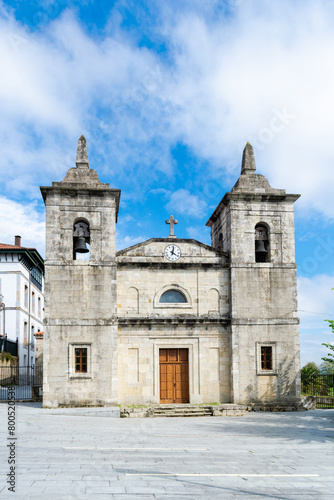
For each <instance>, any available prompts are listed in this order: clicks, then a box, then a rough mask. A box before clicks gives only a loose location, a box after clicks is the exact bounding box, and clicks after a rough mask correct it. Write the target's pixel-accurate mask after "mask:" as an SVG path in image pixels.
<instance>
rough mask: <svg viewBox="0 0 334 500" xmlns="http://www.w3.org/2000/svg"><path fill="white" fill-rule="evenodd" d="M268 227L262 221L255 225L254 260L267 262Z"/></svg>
mask: <svg viewBox="0 0 334 500" xmlns="http://www.w3.org/2000/svg"><path fill="white" fill-rule="evenodd" d="M269 250H270V248H269V228H268V226H267V224H265V223H264V222H260V223H259V224H256V226H255V262H269Z"/></svg>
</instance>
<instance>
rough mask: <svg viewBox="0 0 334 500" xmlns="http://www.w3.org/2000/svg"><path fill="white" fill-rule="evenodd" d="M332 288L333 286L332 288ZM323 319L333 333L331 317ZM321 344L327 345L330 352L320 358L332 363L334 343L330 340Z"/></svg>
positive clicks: (333, 324)
mask: <svg viewBox="0 0 334 500" xmlns="http://www.w3.org/2000/svg"><path fill="white" fill-rule="evenodd" d="M332 290H333V288H332ZM325 321H328V323H329V325H330V327H331V329H332V333H334V320H332V319H325ZM322 345H324V346H325V347H327V349H329V350H330V351H332V352H329V353H328V354H327V356H325V357H324V358H321V359H322V360H323V361H326V363H331V364H333V365H334V344H331V343H330V342H327V343H323V344H322Z"/></svg>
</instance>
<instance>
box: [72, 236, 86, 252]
mask: <svg viewBox="0 0 334 500" xmlns="http://www.w3.org/2000/svg"><path fill="white" fill-rule="evenodd" d="M74 250H75V251H76V252H78V253H88V252H89V250H88V248H87V247H86V240H85V238H84V237H83V236H79V238H78V241H77V243H76V245H75V249H74Z"/></svg>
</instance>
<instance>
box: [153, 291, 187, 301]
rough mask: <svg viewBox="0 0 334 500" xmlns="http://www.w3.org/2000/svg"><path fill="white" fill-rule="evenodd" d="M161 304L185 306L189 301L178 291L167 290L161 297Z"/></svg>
mask: <svg viewBox="0 0 334 500" xmlns="http://www.w3.org/2000/svg"><path fill="white" fill-rule="evenodd" d="M159 302H160V303H161V304H184V303H185V302H187V299H186V297H185V296H184V295H183V293H181V292H179V291H178V290H167V291H166V292H164V293H163V294H162V295H161V297H160V300H159Z"/></svg>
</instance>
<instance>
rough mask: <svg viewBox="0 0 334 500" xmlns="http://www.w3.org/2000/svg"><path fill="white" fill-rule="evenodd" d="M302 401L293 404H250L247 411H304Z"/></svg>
mask: <svg viewBox="0 0 334 500" xmlns="http://www.w3.org/2000/svg"><path fill="white" fill-rule="evenodd" d="M306 410H307V408H305V407H304V405H303V403H302V401H296V402H294V403H290V402H288V403H251V404H249V405H248V406H247V411H266V412H268V411H270V412H283V411H306Z"/></svg>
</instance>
